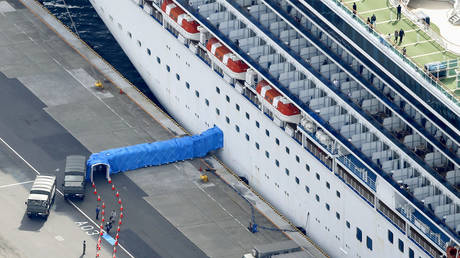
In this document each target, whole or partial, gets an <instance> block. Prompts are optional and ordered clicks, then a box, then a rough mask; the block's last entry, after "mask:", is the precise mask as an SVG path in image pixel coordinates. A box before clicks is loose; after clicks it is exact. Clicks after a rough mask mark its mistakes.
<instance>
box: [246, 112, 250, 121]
mask: <svg viewBox="0 0 460 258" xmlns="http://www.w3.org/2000/svg"><path fill="white" fill-rule="evenodd" d="M249 118H250V117H249V114H248V112H246V119H248V120H249Z"/></svg>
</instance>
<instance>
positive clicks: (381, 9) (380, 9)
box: [358, 7, 390, 14]
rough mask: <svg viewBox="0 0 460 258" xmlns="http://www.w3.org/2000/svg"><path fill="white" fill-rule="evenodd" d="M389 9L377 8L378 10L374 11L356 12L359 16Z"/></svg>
mask: <svg viewBox="0 0 460 258" xmlns="http://www.w3.org/2000/svg"><path fill="white" fill-rule="evenodd" d="M388 9H390V8H388V7H384V8H379V9H374V10H367V11H363V12H358V13H359V14H366V13H372V12H378V11H383V10H388Z"/></svg>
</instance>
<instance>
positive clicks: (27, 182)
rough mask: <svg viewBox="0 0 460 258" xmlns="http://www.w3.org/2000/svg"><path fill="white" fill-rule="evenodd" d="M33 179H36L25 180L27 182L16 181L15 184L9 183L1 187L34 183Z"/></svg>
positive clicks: (0, 186)
mask: <svg viewBox="0 0 460 258" xmlns="http://www.w3.org/2000/svg"><path fill="white" fill-rule="evenodd" d="M33 181H34V180H31V181H25V182H21V183H15V184H9V185H0V189H1V188H7V187H10V186H17V185H25V184H29V183H32V182H33Z"/></svg>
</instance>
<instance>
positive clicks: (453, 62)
mask: <svg viewBox="0 0 460 258" xmlns="http://www.w3.org/2000/svg"><path fill="white" fill-rule="evenodd" d="M353 3H356V6H357V14H356V16H357V17H359V18H360V19H361V22H362V24H363V25H364V26H367V24H366V21H367V18H368V17H369V18H370V17H372V15H373V14H375V16H376V22H375V24H374V26H373V30H374V31H375V32H376V33H377V34H379V35H380V36H381V37H382V38H384V39H385V40H386V41H387V42H388V43H389V44H391V45H392V46H393V47H394V49H395V50H396V51H398V52H399V53H400V54H401V56H402V51H403V48H405V49H406V56H405V58H406V59H408V60H409V61H411V62H413V63H414V64H415V65H416V66H417V67H419V68H421V69H424V66H425V64H428V63H433V62H445V64H446V65H447V67H448V71H447V76H446V78H444V79H441V80H440V81H439V82H438V83H439V84H440V85H441V86H442V87H443V88H444V89H445V90H446V91H447V92H448V93H449V94H451V95H453V96H455V97H456V99H457V100H459V99H460V78H459V77H460V62H459V60H460V54H458V53H454V52H452V51H449V50H448V49H456V50H459V51H460V44H459V46H456V45H453V43H451V42H449V41H448V40H446V39H444V38H443V37H442V36H441V35H440V29H439V27H438V26H437V25H436V24H434V23H433V22H431V23H430V25H429V28H428V26H427V27H426V29H422V27H423V26H426V25H423V26H422V27H421V26H420V24H416V23H414V22H413V20H412V19H411V18H409V17H408V16H407V15H405V12H403V13H402V17H401V19H400V20H397V19H396V18H397V10H396V7H394V6H393V5H392V3H391V1H388V0H387V1H380V0H358V1H356V0H351V1H343V2H342V4H343V5H344V6H346V7H347V8H348V9H349V10H350V12H351V10H352V7H353ZM409 12H410V13H409ZM409 12H407V14H410V15H413V16H414V17H415V14H414V13H412V12H411V11H409ZM414 17H412V18H414ZM400 29H403V30H404V32H405V36H404V38H403V41H402V42H401V43H400V42H399V41H398V42H395V38H394V33H395V31H399V30H400ZM458 30H459V32H460V27H459V28H458ZM430 35H431V36H430ZM449 45H450V46H449ZM402 58H404V57H402Z"/></svg>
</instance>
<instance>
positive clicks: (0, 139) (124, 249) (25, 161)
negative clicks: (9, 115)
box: [0, 137, 134, 258]
mask: <svg viewBox="0 0 460 258" xmlns="http://www.w3.org/2000/svg"><path fill="white" fill-rule="evenodd" d="M0 141H1V142H2V143H3V144H4V145H5V146H6V147H8V149H10V150H11V151H12V152H13V153H14V154H16V156H18V157H19V158H20V159H21V160H22V161H24V163H25V164H26V165H27V166H28V167H30V168H31V169H32V170H33V171H34V172H35V173H37V175H40V172H38V170H37V169H35V167H33V166H32V165H31V164H30V163H29V162H27V160H25V159H24V158H23V157H22V156H21V155H20V154H19V153H18V152H17V151H16V150H15V149H13V148H12V147H11V146H10V145H9V144H8V143H6V142H5V140H3V139H2V138H1V137H0ZM56 191H57V192H58V193H59V194H60V195H61V196H64V194H63V193H62V192H61V190H59V189H56ZM68 203H70V205H72V206H73V207H74V208H75V209H77V211H78V212H80V213H81V214H82V215H83V216H85V217H86V218H87V219H88V220H89V221H90V222H91V223H93V224H94V225H96V226H97V223H96V222H94V220H92V219H91V218H90V217H89V216H88V215H87V214H86V213H84V212H83V211H82V210H81V209H80V208H78V206H77V205H76V204H75V203H74V202H72V201H71V200H68ZM118 246H119V247H120V248H121V249H122V250H123V251H125V253H126V254H127V255H128V256H129V257H131V258H134V255H132V254H131V253H130V252H128V250H126V248H125V247H123V246H122V245H121V244H118Z"/></svg>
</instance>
